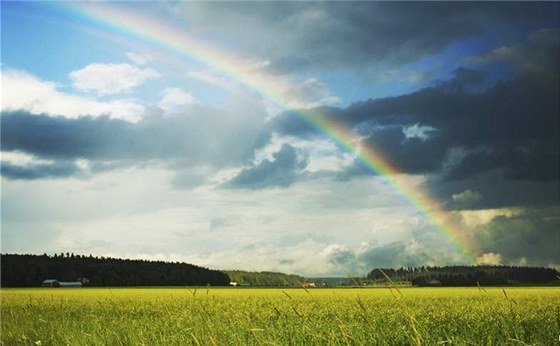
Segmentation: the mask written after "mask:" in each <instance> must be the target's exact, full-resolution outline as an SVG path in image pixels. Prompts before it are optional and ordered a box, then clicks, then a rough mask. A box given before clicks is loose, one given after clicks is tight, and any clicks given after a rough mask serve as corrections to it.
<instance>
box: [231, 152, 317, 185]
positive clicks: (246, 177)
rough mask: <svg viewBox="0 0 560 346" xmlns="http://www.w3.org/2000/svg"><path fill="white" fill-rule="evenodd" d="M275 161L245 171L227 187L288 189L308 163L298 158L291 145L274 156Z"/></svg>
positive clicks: (264, 162)
mask: <svg viewBox="0 0 560 346" xmlns="http://www.w3.org/2000/svg"><path fill="white" fill-rule="evenodd" d="M272 156H273V160H268V159H265V160H263V161H261V162H260V163H258V164H256V165H253V166H251V167H248V168H245V169H243V170H242V171H241V172H240V173H239V174H238V175H237V176H236V177H235V178H233V179H232V180H230V181H229V182H227V184H226V185H225V186H226V187H231V188H249V189H262V188H267V187H288V186H290V185H291V184H292V183H293V182H294V181H295V180H296V179H297V178H298V175H300V174H301V172H299V171H300V170H301V169H303V168H304V167H305V166H306V164H307V162H306V160H301V159H299V158H298V155H297V152H296V149H294V147H292V146H291V145H289V144H284V145H283V146H282V148H280V150H279V151H278V152H276V153H274V154H273V155H272Z"/></svg>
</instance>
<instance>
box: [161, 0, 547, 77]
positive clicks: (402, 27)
mask: <svg viewBox="0 0 560 346" xmlns="http://www.w3.org/2000/svg"><path fill="white" fill-rule="evenodd" d="M170 7H171V8H173V11H174V12H176V13H181V15H182V16H184V17H186V19H187V21H188V23H189V25H190V27H191V29H193V30H197V31H203V32H211V33H212V34H213V35H216V36H217V37H222V38H223V39H224V41H226V42H236V46H238V47H240V48H241V49H242V50H243V51H245V52H251V55H252V56H260V57H261V58H262V59H263V60H269V61H270V65H269V68H272V69H275V70H278V71H283V72H286V71H290V72H291V71H297V70H301V69H304V68H315V67H316V64H317V61H321V65H322V66H323V67H324V68H352V69H355V68H358V69H362V70H363V69H364V68H367V67H369V66H371V65H377V66H379V65H389V66H396V65H400V64H406V63H410V62H414V61H416V60H418V59H419V58H421V57H423V56H426V55H429V54H435V53H438V52H441V51H443V50H444V49H445V48H446V47H449V46H450V45H451V44H452V43H454V42H456V41H459V40H462V39H466V38H470V37H476V36H479V35H483V34H484V33H486V32H489V31H501V32H507V33H508V34H509V35H518V34H519V31H520V29H519V28H521V31H532V30H537V29H539V28H541V27H542V25H551V24H552V25H554V20H555V19H556V18H557V16H555V15H554V14H555V13H557V11H558V5H557V4H541V3H538V4H529V3H390V2H360V3H352V4H348V3H344V2H319V3H317V2H313V3H307V2H306V3H294V2H266V3H240V2H232V3H199V2H196V3H180V4H176V5H170ZM554 11H556V12H554ZM556 20H557V19H556ZM240 22H242V23H244V25H242V26H240V25H238V24H239V23H240Z"/></svg>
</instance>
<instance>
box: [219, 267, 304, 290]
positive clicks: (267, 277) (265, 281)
mask: <svg viewBox="0 0 560 346" xmlns="http://www.w3.org/2000/svg"><path fill="white" fill-rule="evenodd" d="M224 272H225V273H226V274H227V275H228V276H229V278H230V280H231V281H233V282H236V283H237V284H238V285H241V286H243V285H247V286H270V287H297V286H300V285H301V284H302V283H303V282H304V281H305V279H304V278H303V276H299V275H292V274H284V273H277V272H269V271H264V272H249V271H243V270H225V271H224Z"/></svg>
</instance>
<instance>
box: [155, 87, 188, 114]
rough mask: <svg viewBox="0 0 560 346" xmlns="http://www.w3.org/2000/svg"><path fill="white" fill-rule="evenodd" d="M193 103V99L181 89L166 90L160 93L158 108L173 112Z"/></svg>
mask: <svg viewBox="0 0 560 346" xmlns="http://www.w3.org/2000/svg"><path fill="white" fill-rule="evenodd" d="M194 102H195V99H194V97H193V96H192V95H191V94H189V93H188V92H186V91H184V90H183V89H180V88H166V89H164V90H163V91H162V92H161V101H160V102H159V106H160V107H161V108H163V109H166V110H175V109H177V108H180V107H183V106H186V105H189V104H192V103H194Z"/></svg>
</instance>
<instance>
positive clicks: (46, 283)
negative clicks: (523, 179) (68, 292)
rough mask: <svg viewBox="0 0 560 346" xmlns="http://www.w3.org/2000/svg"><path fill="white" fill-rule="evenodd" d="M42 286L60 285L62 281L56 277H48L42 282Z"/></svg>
mask: <svg viewBox="0 0 560 346" xmlns="http://www.w3.org/2000/svg"><path fill="white" fill-rule="evenodd" d="M41 286H42V287H60V282H59V281H58V280H56V279H47V280H45V281H43V282H42V283H41Z"/></svg>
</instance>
